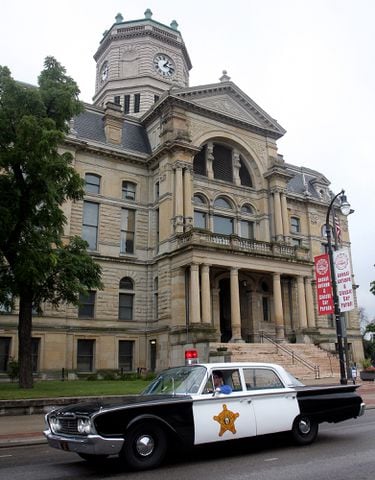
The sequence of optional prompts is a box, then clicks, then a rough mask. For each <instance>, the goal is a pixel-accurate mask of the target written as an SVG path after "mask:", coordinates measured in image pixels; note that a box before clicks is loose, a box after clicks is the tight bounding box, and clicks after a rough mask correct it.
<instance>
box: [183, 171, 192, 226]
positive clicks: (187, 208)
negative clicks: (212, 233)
mask: <svg viewBox="0 0 375 480" xmlns="http://www.w3.org/2000/svg"><path fill="white" fill-rule="evenodd" d="M192 190H193V189H192V181H191V168H190V166H187V167H186V168H185V170H184V216H185V230H190V228H192V226H193V199H192V196H193V195H192Z"/></svg>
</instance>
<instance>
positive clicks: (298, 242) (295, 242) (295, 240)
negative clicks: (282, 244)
mask: <svg viewBox="0 0 375 480" xmlns="http://www.w3.org/2000/svg"><path fill="white" fill-rule="evenodd" d="M290 244H291V245H292V246H293V247H300V246H301V240H300V239H299V238H292V239H291V240H290Z"/></svg>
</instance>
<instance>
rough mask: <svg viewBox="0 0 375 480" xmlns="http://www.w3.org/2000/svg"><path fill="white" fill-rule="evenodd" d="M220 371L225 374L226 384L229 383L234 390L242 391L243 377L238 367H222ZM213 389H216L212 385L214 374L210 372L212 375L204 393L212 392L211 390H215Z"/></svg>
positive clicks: (224, 380)
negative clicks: (228, 368) (226, 368)
mask: <svg viewBox="0 0 375 480" xmlns="http://www.w3.org/2000/svg"><path fill="white" fill-rule="evenodd" d="M220 371H221V373H222V375H223V382H224V385H229V386H230V387H231V389H232V391H233V392H240V391H242V385H241V377H240V372H239V370H238V369H235V370H234V369H230V370H225V369H221V370H220ZM211 373H212V372H211ZM213 390H214V388H213V386H212V375H211V374H210V376H209V378H208V381H207V383H206V385H205V387H204V389H203V392H202V393H211V392H213Z"/></svg>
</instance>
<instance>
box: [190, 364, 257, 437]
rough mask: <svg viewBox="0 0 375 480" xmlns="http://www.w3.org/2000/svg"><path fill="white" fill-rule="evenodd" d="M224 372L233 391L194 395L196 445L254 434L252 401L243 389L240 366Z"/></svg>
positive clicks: (254, 424) (254, 423)
mask: <svg viewBox="0 0 375 480" xmlns="http://www.w3.org/2000/svg"><path fill="white" fill-rule="evenodd" d="M224 373H225V375H226V377H227V378H228V376H230V378H231V382H232V385H231V388H232V389H233V391H232V393H230V394H229V395H225V394H223V393H218V392H215V393H212V392H211V393H202V394H201V395H197V396H196V397H194V401H193V415H194V444H195V445H198V444H202V443H210V442H218V441H225V440H231V439H236V438H244V437H251V436H254V435H256V422H255V415H254V409H253V406H252V401H251V398H250V394H249V392H246V391H245V390H244V388H243V385H242V383H241V377H240V373H239V369H231V370H230V371H229V370H227V371H225V372H224ZM226 383H228V382H226Z"/></svg>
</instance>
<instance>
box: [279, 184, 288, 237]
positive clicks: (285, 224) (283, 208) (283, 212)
mask: <svg viewBox="0 0 375 480" xmlns="http://www.w3.org/2000/svg"><path fill="white" fill-rule="evenodd" d="M281 216H282V220H283V233H284V237H289V235H290V228H289V216H288V206H287V202H286V195H285V192H282V193H281Z"/></svg>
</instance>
